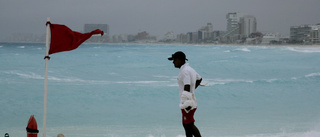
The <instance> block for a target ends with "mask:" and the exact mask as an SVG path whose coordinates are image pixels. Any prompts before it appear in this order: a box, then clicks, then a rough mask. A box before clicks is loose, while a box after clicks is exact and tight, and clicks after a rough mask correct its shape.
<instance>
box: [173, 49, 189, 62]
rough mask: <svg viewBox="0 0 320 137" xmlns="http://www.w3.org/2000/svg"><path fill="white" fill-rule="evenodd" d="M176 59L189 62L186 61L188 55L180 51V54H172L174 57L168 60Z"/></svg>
mask: <svg viewBox="0 0 320 137" xmlns="http://www.w3.org/2000/svg"><path fill="white" fill-rule="evenodd" d="M174 59H180V60H188V59H186V55H185V54H184V53H183V52H182V51H178V52H176V53H174V54H172V56H171V57H170V58H168V60H174Z"/></svg>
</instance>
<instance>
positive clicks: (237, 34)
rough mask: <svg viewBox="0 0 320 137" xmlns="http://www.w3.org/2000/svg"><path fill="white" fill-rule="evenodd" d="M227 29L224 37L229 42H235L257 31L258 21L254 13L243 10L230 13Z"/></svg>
mask: <svg viewBox="0 0 320 137" xmlns="http://www.w3.org/2000/svg"><path fill="white" fill-rule="evenodd" d="M226 18H227V31H226V33H225V34H224V35H223V36H222V39H224V41H227V42H235V41H237V40H240V39H242V38H247V37H249V35H250V34H251V33H254V32H257V21H256V18H255V17H254V16H252V15H247V14H244V13H241V12H235V13H228V14H227V16H226Z"/></svg>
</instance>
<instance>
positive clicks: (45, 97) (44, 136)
mask: <svg viewBox="0 0 320 137" xmlns="http://www.w3.org/2000/svg"><path fill="white" fill-rule="evenodd" d="M49 23H50V17H48V18H47V23H46V27H47V34H46V56H45V58H44V59H45V60H46V68H45V69H46V70H45V74H44V96H43V137H46V121H47V87H48V60H49V59H50V58H49V41H50V36H49V31H50V24H49Z"/></svg>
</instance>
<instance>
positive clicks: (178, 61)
mask: <svg viewBox="0 0 320 137" xmlns="http://www.w3.org/2000/svg"><path fill="white" fill-rule="evenodd" d="M173 64H174V67H176V68H180V67H181V66H182V61H181V60H180V59H174V60H173Z"/></svg>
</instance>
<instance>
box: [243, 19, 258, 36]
mask: <svg viewBox="0 0 320 137" xmlns="http://www.w3.org/2000/svg"><path fill="white" fill-rule="evenodd" d="M240 24H241V27H240V28H241V29H240V33H241V36H242V37H249V35H250V34H251V33H254V32H257V21H256V18H255V17H254V16H251V15H245V16H243V17H242V18H241V19H240Z"/></svg>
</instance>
